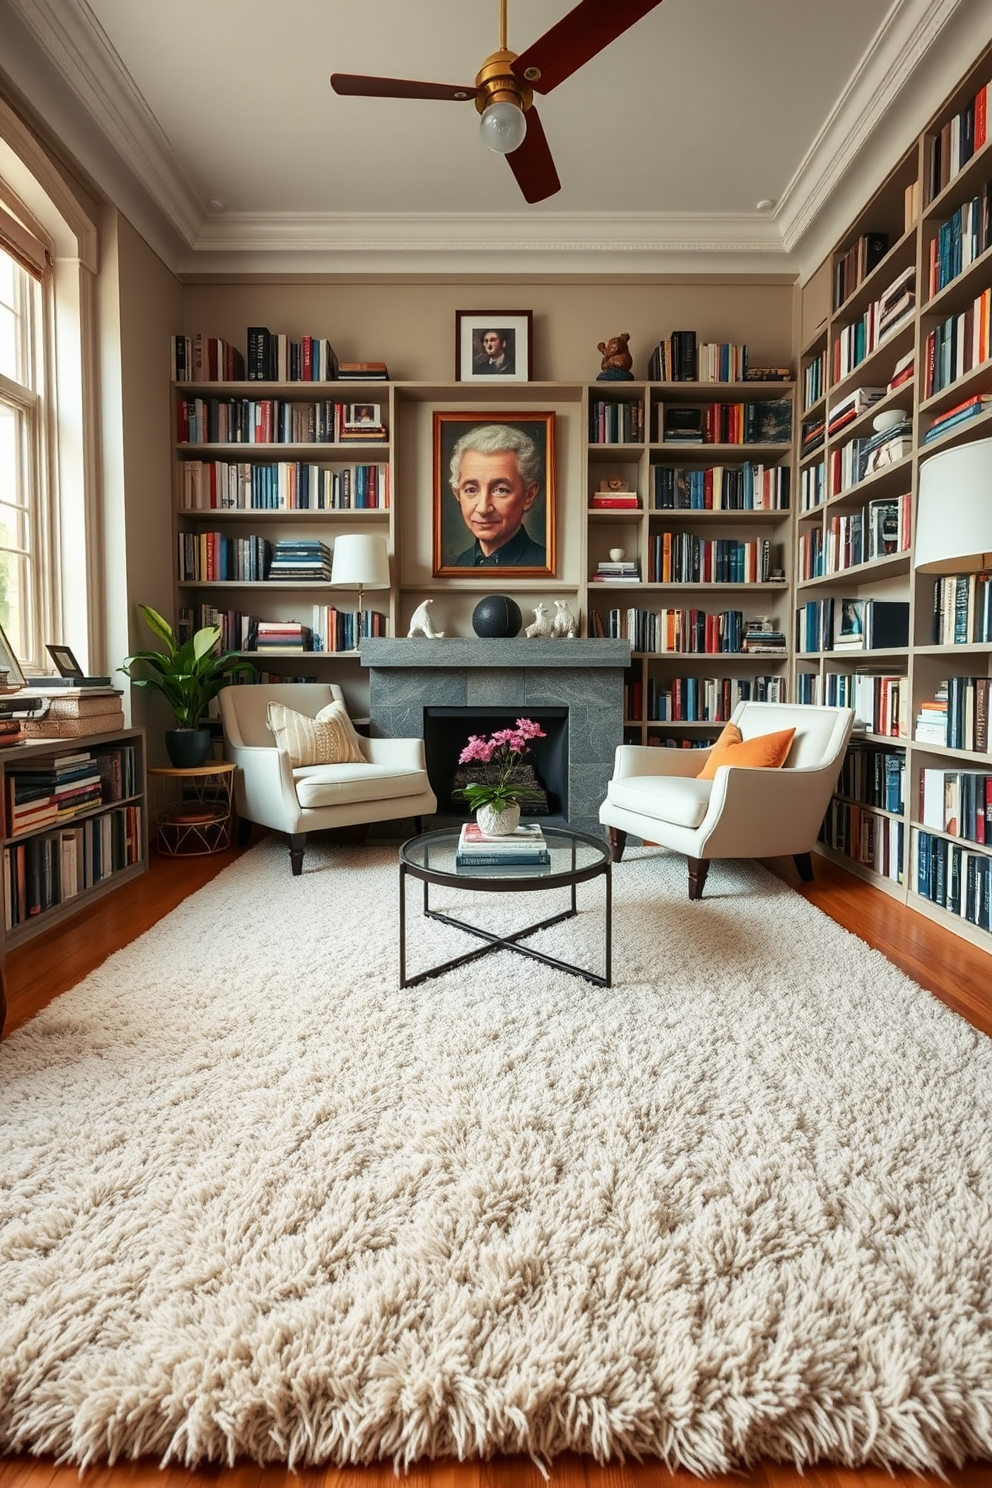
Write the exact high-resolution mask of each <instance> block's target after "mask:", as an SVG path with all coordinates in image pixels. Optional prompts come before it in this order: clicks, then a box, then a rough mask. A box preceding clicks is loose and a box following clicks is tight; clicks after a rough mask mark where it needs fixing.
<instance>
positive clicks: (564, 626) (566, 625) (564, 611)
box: [551, 599, 579, 640]
mask: <svg viewBox="0 0 992 1488" xmlns="http://www.w3.org/2000/svg"><path fill="white" fill-rule="evenodd" d="M578 628H579V622H578V621H577V620H576V618H575V616H574V615H573V614H572V611H571V610H570V609H569V607H568V605H567V604H566V603H565V601H564V600H563V599H556V600H555V614H554V619H553V620H552V622H551V634H552V635H553V636H565V637H567V639H568V640H571V639H572V637H573V636H574V635H575V634H576V633H577V631H578Z"/></svg>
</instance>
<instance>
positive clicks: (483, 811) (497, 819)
mask: <svg viewBox="0 0 992 1488" xmlns="http://www.w3.org/2000/svg"><path fill="white" fill-rule="evenodd" d="M475 819H476V821H477V822H478V824H479V831H480V832H485V834H486V836H487V837H509V836H510V835H511V834H512V833H513V832H515V831H516V830H517V828H518V827H519V825H520V805H519V803H518V802H516V801H515V802H514V803H513V804H512V805H511V806H507V807H506V808H505V809H504V810H503V811H497V810H496V809H495V808H494V807H492V806H480V807H479V809H478V811H477V812H476V813H475Z"/></svg>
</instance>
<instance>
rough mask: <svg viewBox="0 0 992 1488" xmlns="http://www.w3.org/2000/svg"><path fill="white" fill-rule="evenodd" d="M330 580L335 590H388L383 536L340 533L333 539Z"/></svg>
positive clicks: (375, 533) (387, 567)
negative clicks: (335, 587) (339, 535)
mask: <svg viewBox="0 0 992 1488" xmlns="http://www.w3.org/2000/svg"><path fill="white" fill-rule="evenodd" d="M331 583H332V584H336V585H337V587H338V588H339V589H359V590H361V589H388V588H389V555H388V553H387V552H386V539H385V538H384V537H381V536H380V535H379V533H377V532H369V533H366V532H351V533H343V534H342V535H341V537H337V538H335V539H334V549H333V552H332V554H331Z"/></svg>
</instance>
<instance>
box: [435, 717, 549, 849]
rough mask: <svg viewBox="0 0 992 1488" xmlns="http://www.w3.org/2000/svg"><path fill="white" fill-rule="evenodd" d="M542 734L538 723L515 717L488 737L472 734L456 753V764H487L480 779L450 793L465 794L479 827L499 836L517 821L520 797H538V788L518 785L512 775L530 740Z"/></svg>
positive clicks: (489, 833)
mask: <svg viewBox="0 0 992 1488" xmlns="http://www.w3.org/2000/svg"><path fill="white" fill-rule="evenodd" d="M544 737H545V733H544V730H543V729H542V728H541V725H540V724H539V723H534V722H533V720H532V719H530V718H518V719H517V722H516V726H515V727H514V728H505V729H497V730H496V731H495V733H492V734H490V735H489V737H488V739H484V738H482V736H481V735H479V734H472V736H471V737H470V739H469V741H468V743H467V744H466V745H465V748H464V749H463V750H462V752H461V754H460V755H459V756H458V762H459V764H462V765H468V764H471V763H472V762H473V761H475V762H477V763H478V764H480V765H485V766H487V769H486V771H485V774H486V777H487V778H486V779H485V780H484V781H478V782H473V783H472V784H471V785H466V786H461V787H460V788H459V789H458V790H456V791H455V792H453V794H454V795H457V796H464V797H465V799H466V800H467V801H468V803H469V805H470V806H471V808H472V810H473V811H475V812H476V820H477V822H478V824H479V827H480V829H481V830H482V831H483V832H486V833H487V834H488V835H489V836H496V837H503V836H507V835H508V834H509V833H511V832H515V831H516V829H517V827H518V825H519V823H520V803H521V801H528V800H539V799H540V795H541V793H540V791H536V790H533V789H531V787H530V786H527V785H520V784H518V783H517V782H516V781H514V780H513V778H512V777H513V774H514V772H515V770H516V768H517V766H518V765H519V764H520V761H521V760H522V759H523V757H524V755H525V754H527V753H528V752H529V750H530V741H531V740H532V739H543V738H544Z"/></svg>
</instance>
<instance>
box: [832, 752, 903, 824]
mask: <svg viewBox="0 0 992 1488" xmlns="http://www.w3.org/2000/svg"><path fill="white" fill-rule="evenodd" d="M905 787H906V754H905V751H904V750H902V749H876V748H874V747H873V746H872V745H870V744H863V743H859V742H858V741H857V740H852V742H851V743H850V744H849V745H848V748H847V753H846V754H845V756H844V763H843V764H842V765H841V767H840V774H839V775H838V777H837V790H836V794H837V795H838V796H842V797H843V798H844V799H845V800H847V801H849V802H851V803H852V804H854V805H860V806H874V807H877V808H880V809H881V810H882V811H892V812H894V813H895V814H896V815H897V816H901V815H902V812H903V802H904V799H905Z"/></svg>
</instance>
